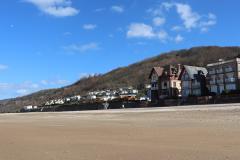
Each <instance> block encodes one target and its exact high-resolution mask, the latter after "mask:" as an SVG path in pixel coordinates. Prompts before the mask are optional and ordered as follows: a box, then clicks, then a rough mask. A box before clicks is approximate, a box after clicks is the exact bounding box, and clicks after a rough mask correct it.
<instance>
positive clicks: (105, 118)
mask: <svg viewBox="0 0 240 160" xmlns="http://www.w3.org/2000/svg"><path fill="white" fill-rule="evenodd" d="M238 159H240V104H234V105H213V106H188V107H172V108H150V109H125V110H110V111H87V112H62V113H27V114H2V115H0V160H238Z"/></svg>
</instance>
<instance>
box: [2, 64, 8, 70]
mask: <svg viewBox="0 0 240 160" xmlns="http://www.w3.org/2000/svg"><path fill="white" fill-rule="evenodd" d="M6 69H8V66H7V65H4V64H0V70H6Z"/></svg>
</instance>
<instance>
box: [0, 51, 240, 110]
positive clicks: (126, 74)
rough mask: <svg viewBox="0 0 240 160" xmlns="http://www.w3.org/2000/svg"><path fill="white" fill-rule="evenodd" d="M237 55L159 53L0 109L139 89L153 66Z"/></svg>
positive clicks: (12, 101) (6, 103)
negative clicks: (101, 91)
mask: <svg viewBox="0 0 240 160" xmlns="http://www.w3.org/2000/svg"><path fill="white" fill-rule="evenodd" d="M239 55H240V47H216V46H209V47H195V48H191V49H186V50H179V51H172V52H168V53H162V54H160V55H158V56H155V57H152V58H149V59H146V60H143V61H141V62H138V63H134V64H132V65H129V66H127V67H123V68H118V69H115V70H113V71H111V72H109V73H106V74H103V75H95V76H91V77H88V78H83V79H81V80H79V81H77V82H76V83H74V84H72V85H70V86H66V87H63V88H59V89H50V90H43V91H40V92H36V93H33V94H31V95H28V96H24V97H19V98H15V99H8V100H2V101H0V112H16V111H18V110H19V109H20V108H21V107H22V106H25V105H41V104H43V103H45V102H46V101H48V100H51V99H55V98H61V97H66V96H72V95H76V94H85V93H86V92H88V91H92V90H96V89H105V88H117V87H124V86H133V87H137V88H141V86H143V85H144V84H146V83H149V80H148V75H149V72H150V70H151V68H152V67H154V66H165V65H169V64H173V65H177V64H186V65H195V66H205V65H206V64H208V63H212V62H215V61H217V60H218V59H231V58H234V57H236V56H239Z"/></svg>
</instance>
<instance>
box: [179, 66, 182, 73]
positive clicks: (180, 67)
mask: <svg viewBox="0 0 240 160" xmlns="http://www.w3.org/2000/svg"><path fill="white" fill-rule="evenodd" d="M181 70H182V66H181V64H178V73H180V72H181Z"/></svg>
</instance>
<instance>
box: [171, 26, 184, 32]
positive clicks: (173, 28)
mask: <svg viewBox="0 0 240 160" xmlns="http://www.w3.org/2000/svg"><path fill="white" fill-rule="evenodd" d="M171 30H172V31H181V30H183V27H181V26H173V27H172V28H171Z"/></svg>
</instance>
